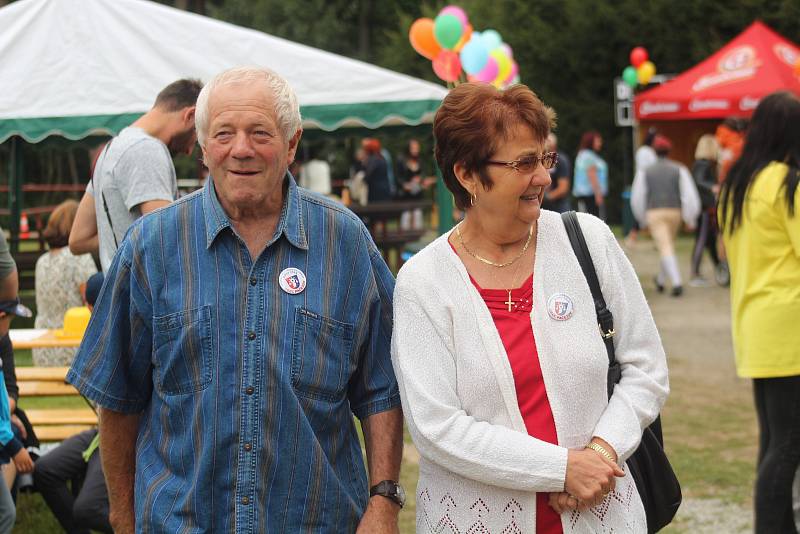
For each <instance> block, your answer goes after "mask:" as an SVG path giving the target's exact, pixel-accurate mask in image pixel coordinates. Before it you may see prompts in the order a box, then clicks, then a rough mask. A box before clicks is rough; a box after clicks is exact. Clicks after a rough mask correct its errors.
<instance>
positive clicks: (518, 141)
mask: <svg viewBox="0 0 800 534" xmlns="http://www.w3.org/2000/svg"><path fill="white" fill-rule="evenodd" d="M543 152H544V139H536V138H535V137H534V134H533V131H532V130H531V129H530V128H529V127H528V126H525V125H519V126H517V127H515V128H514V129H513V130H511V132H510V133H509V136H508V139H507V140H506V141H505V142H503V143H502V144H501V145H500V147H499V149H498V150H497V151H496V152H495V153H494V154H492V157H491V158H490V159H491V160H493V161H514V160H518V159H519V158H522V157H525V156H534V155H535V156H541V155H542V153H543ZM486 172H487V173H488V174H489V177H490V178H491V180H492V184H493V185H492V188H491V189H490V190H488V191H487V190H486V189H484V188H483V186H482V185H481V184H480V183H478V187H477V188H476V189H477V191H476V194H477V200H476V202H475V206H474V208H472V209H475V208H477V209H479V210H480V211H481V215H482V216H488V217H490V218H495V219H496V220H507V221H508V222H509V226H508V229H509V231H517V230H518V229H519V228H518V227H522V226H524V227H528V226H530V225H531V224H533V222H534V221H536V220H537V219H538V218H539V214H540V210H541V203H542V199H543V198H544V191H545V189H546V188H547V187H549V186H550V182H551V180H550V173H549V172H547V169H545V168H544V166H543V165H542V163H541V161H539V162H538V163H537V164H536V166H535V167H534V169H533V170H531V171H528V172H520V171H517V170H514V169H513V168H510V167H508V166H505V165H494V164H490V165H487V166H486Z"/></svg>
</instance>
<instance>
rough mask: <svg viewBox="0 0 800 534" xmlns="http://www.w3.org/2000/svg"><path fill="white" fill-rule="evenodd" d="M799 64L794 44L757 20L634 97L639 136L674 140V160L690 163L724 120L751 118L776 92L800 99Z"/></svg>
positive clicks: (797, 50)
mask: <svg viewBox="0 0 800 534" xmlns="http://www.w3.org/2000/svg"><path fill="white" fill-rule="evenodd" d="M798 60H800V48H798V46H797V45H795V44H794V43H792V42H791V41H789V40H787V39H785V38H783V37H782V36H780V35H778V34H777V33H775V32H774V31H773V30H771V29H770V28H769V27H767V26H766V25H765V24H763V23H762V22H759V21H756V22H754V23H753V24H751V25H750V26H749V27H748V28H747V29H746V30H744V31H743V32H742V33H741V34H739V35H738V36H737V37H736V38H734V39H733V40H732V41H730V42H729V43H728V44H726V45H725V46H723V47H722V48H721V49H719V50H718V51H717V52H715V53H714V54H712V55H711V56H710V57H708V58H707V59H705V60H704V61H702V62H701V63H699V64H697V65H695V66H694V67H692V68H691V69H689V70H687V71H686V72H683V73H682V74H680V75H678V76H677V77H675V78H673V79H672V80H670V81H668V82H666V83H664V84H663V85H660V86H658V87H654V88H653V89H650V90H647V91H644V92H642V93H640V94H638V95H636V100H635V113H636V118H637V120H638V121H639V125H640V130H639V131H640V133H641V134H642V135H643V134H644V133H645V132H646V131H647V128H648V127H650V126H655V127H656V128H657V129H658V130H660V131H661V132H662V133H664V134H665V135H667V136H668V137H670V138H672V140H673V143H674V149H673V156H672V157H674V158H675V159H678V160H680V161H683V162H684V163H686V164H689V163H691V162H692V160H693V159H694V158H693V156H694V147H695V144H696V143H697V140H698V139H699V138H700V136H701V135H702V134H704V133H707V132H713V131H714V129H715V128H716V125H717V124H719V122H720V121H721V120H722V119H724V118H725V117H729V116H737V117H749V116H750V115H752V114H753V110H754V109H755V107H756V106H757V105H758V102H759V101H760V100H761V98H763V97H764V96H766V95H768V94H770V93H773V92H775V91H779V90H790V91H793V92H794V93H795V94H798V95H800V74H797V73H796V71H795V68H794V65H795V63H796V62H797V61H798Z"/></svg>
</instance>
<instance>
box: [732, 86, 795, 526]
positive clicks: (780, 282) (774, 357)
mask: <svg viewBox="0 0 800 534" xmlns="http://www.w3.org/2000/svg"><path fill="white" fill-rule="evenodd" d="M799 169H800V99H798V98H797V97H796V96H795V95H793V94H792V93H789V92H778V93H773V94H771V95H769V96H767V97H766V98H764V99H763V100H762V101H761V103H760V104H759V106H758V108H756V110H755V113H754V114H753V119H752V122H751V124H750V130H749V132H748V134H747V139H746V141H745V146H744V150H743V152H742V156H741V158H740V159H739V160H738V161H737V162H736V163H735V164H734V166H733V167H732V168H731V170H730V172H729V174H728V178H727V180H726V181H725V183H724V184H723V186H722V194H721V196H720V206H719V207H720V209H719V219H720V227H721V228H722V230H723V240H724V242H725V248H726V249H727V252H728V262H729V265H730V272H731V308H732V326H733V343H734V349H735V352H736V368H737V371H738V373H739V376H742V377H749V378H752V379H753V391H754V395H755V406H756V412H757V413H758V423H759V429H760V443H759V453H758V476H757V479H756V487H755V522H756V525H755V527H756V528H755V530H756V532H757V533H762V532H770V533H772V532H774V533H786V532H788V533H795V532H797V531H796V529H795V525H794V519H793V516H792V480H793V478H794V475H795V472H796V471H797V467H798V464H800V328H798V327H797V321H798V318H799V317H800V213H797V212H798V211H800V189H798V187H797V186H798V182H800V170H799Z"/></svg>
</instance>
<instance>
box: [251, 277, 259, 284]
mask: <svg viewBox="0 0 800 534" xmlns="http://www.w3.org/2000/svg"><path fill="white" fill-rule="evenodd" d="M257 283H258V278H256V277H255V276H252V277H250V285H251V286H254V285H256V284H257Z"/></svg>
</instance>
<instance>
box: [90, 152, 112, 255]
mask: <svg viewBox="0 0 800 534" xmlns="http://www.w3.org/2000/svg"><path fill="white" fill-rule="evenodd" d="M113 141H114V139H111V141H109V142H108V143H106V145H105V146H104V147H103V151H102V152H101V153H100V154H99V155H98V156H97V158H95V160H94V162H93V163H92V188H93V189H94V190H95V193H97V186H96V185H94V169H95V167H96V166H97V162H98V161H100V158H101V157H102V158H103V159H105V155H106V152H108V147H110V146H111V143H112V142H113ZM100 198H102V199H103V209H104V210H105V212H106V219H108V226H109V228H111V237H113V238H114V249H115V250H116V249H118V248H119V243H117V234H116V233H115V232H114V224H113V223H112V222H111V212H110V211H109V209H108V202H106V194H105V193H103V190H102V189H101V190H100Z"/></svg>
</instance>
